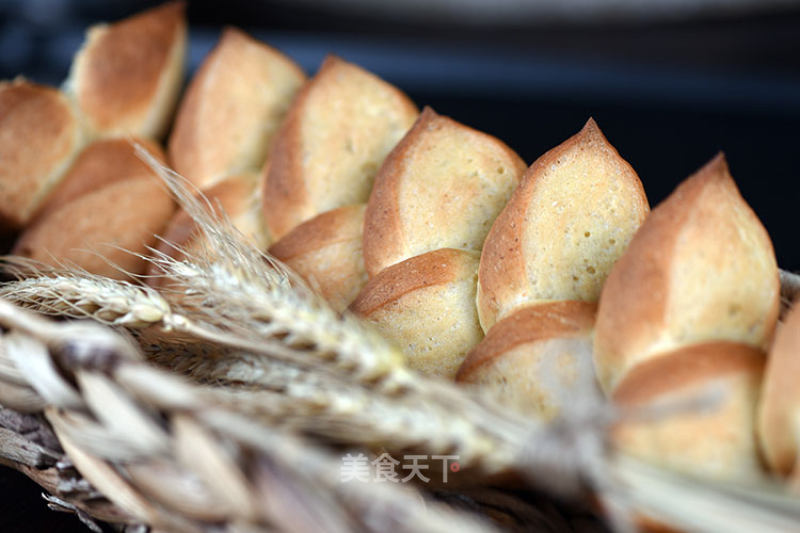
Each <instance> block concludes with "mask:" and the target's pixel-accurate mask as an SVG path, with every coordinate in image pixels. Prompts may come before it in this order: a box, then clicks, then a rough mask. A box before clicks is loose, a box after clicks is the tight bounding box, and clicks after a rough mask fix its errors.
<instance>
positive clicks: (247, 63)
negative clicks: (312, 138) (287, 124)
mask: <svg viewBox="0 0 800 533" xmlns="http://www.w3.org/2000/svg"><path fill="white" fill-rule="evenodd" d="M304 80H305V75H304V74H303V71H302V70H301V69H300V67H298V66H297V64H295V63H294V62H293V61H292V60H291V59H289V58H288V57H286V56H285V55H283V54H281V53H280V52H278V51H277V50H275V49H273V48H271V47H269V46H267V45H266V44H264V43H261V42H259V41H256V40H255V39H252V38H251V37H249V36H248V35H247V34H245V33H244V32H242V31H240V30H238V29H235V28H226V29H225V30H224V31H223V33H222V37H221V38H220V40H219V43H217V45H216V47H215V48H214V49H213V50H212V51H211V53H210V54H209V55H208V56H207V57H206V59H205V60H204V61H203V64H202V65H201V66H200V68H199V70H198V71H197V73H196V74H195V76H194V78H193V79H192V81H191V83H190V84H189V87H188V89H187V90H186V95H185V96H184V98H183V100H182V101H181V104H180V108H179V110H178V115H177V118H176V120H175V125H174V127H173V130H172V133H171V135H170V139H169V159H170V162H171V164H172V166H173V168H174V169H175V170H176V171H177V172H178V173H179V174H181V175H182V176H184V177H186V178H188V179H190V180H191V181H192V182H193V183H194V184H195V185H196V186H198V187H200V188H201V189H203V188H207V187H209V186H210V185H211V184H212V183H213V182H215V181H216V180H218V179H219V178H221V177H224V176H228V175H231V174H236V173H239V172H243V171H250V170H256V169H260V168H261V167H262V166H263V164H264V161H265V159H266V156H267V150H268V148H269V146H270V145H271V142H272V139H273V136H274V134H275V132H276V130H277V129H278V126H279V124H280V121H281V120H282V119H283V117H284V115H285V113H286V111H287V109H288V108H289V104H290V103H291V101H292V99H293V98H294V95H295V93H296V91H297V90H298V89H299V88H300V86H301V84H302V83H303V81H304Z"/></svg>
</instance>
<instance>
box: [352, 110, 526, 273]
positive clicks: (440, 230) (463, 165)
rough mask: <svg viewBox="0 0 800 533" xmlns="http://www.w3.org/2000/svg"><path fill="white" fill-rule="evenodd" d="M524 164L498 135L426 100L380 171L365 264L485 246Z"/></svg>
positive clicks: (376, 268)
mask: <svg viewBox="0 0 800 533" xmlns="http://www.w3.org/2000/svg"><path fill="white" fill-rule="evenodd" d="M524 170H525V162H524V161H522V159H520V157H519V156H518V155H517V154H516V153H514V151H513V150H511V149H510V148H509V147H508V146H506V145H505V144H504V143H503V142H502V141H500V140H499V139H497V138H495V137H492V136H490V135H487V134H485V133H483V132H480V131H477V130H475V129H472V128H469V127H467V126H464V125H463V124H459V123H458V122H456V121H454V120H452V119H450V118H448V117H444V116H440V115H437V114H436V113H435V112H434V111H433V110H432V109H431V108H429V107H426V108H425V109H424V110H423V112H422V114H421V115H420V117H419V118H418V119H417V122H416V123H415V124H414V126H413V127H412V128H411V129H410V130H409V132H408V133H407V134H406V135H405V136H404V137H403V139H402V140H401V141H400V142H399V143H398V144H397V146H396V147H395V148H394V149H393V150H392V151H391V153H390V154H389V155H388V156H387V157H386V159H385V161H384V163H383V165H382V166H381V169H380V171H379V172H378V175H377V176H376V178H375V184H374V186H373V189H372V193H371V195H370V199H369V203H368V205H367V214H366V218H365V223H364V224H365V231H364V263H365V265H366V268H367V272H368V273H369V274H370V275H371V276H374V275H375V274H377V273H378V272H380V271H381V270H382V269H384V268H386V267H387V266H389V265H392V264H395V263H397V262H400V261H402V260H404V259H407V258H409V257H413V256H415V255H420V254H422V253H425V252H429V251H431V250H435V249H438V248H459V249H464V250H473V251H476V252H480V250H481V248H482V246H483V241H484V239H485V238H486V233H487V232H488V229H489V227H490V225H491V223H492V221H493V220H494V218H495V217H496V216H497V214H498V213H499V212H500V210H501V209H502V208H503V206H504V205H505V203H506V202H507V201H508V198H509V196H510V195H511V192H512V190H513V189H514V187H516V185H517V184H518V183H519V180H520V177H521V176H522V173H523V172H524ZM404 201H405V203H404V205H403V206H402V207H401V203H403V202H404ZM421 212H425V213H426V214H425V215H424V216H420V213H421Z"/></svg>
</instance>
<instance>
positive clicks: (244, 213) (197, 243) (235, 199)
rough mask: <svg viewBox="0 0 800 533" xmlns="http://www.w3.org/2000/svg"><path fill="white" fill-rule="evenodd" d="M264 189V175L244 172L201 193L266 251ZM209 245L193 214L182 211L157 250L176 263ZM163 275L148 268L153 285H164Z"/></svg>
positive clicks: (256, 245) (170, 223) (152, 268)
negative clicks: (186, 252) (262, 209)
mask: <svg viewBox="0 0 800 533" xmlns="http://www.w3.org/2000/svg"><path fill="white" fill-rule="evenodd" d="M262 189H263V179H262V176H261V174H260V173H258V172H243V173H241V174H235V175H233V176H228V177H226V178H224V179H222V180H221V181H219V182H217V184H216V185H213V186H211V187H209V188H208V189H205V190H203V191H200V192H201V193H202V194H203V196H205V197H206V198H207V199H208V202H209V207H210V208H211V210H212V211H213V212H215V213H217V214H220V215H221V214H222V213H224V214H225V216H226V217H227V218H228V220H229V221H230V222H231V224H232V225H233V227H234V228H236V229H237V230H238V231H239V233H241V234H242V236H243V237H244V238H245V239H247V240H249V242H250V243H251V244H252V245H253V246H255V247H257V248H258V249H260V250H263V249H265V248H266V247H267V243H268V242H269V238H268V235H267V230H266V225H265V223H264V216H263V214H262V212H261V191H262ZM206 245H207V242H206V240H205V239H204V238H203V237H202V236H201V234H199V233H198V228H197V225H196V224H195V222H194V219H192V217H191V216H190V215H189V213H187V212H186V211H184V210H183V209H179V210H178V211H177V212H176V213H175V214H174V215H173V216H172V218H171V220H170V221H169V223H168V224H167V226H166V229H164V231H163V232H162V233H161V238H160V239H159V240H158V242H157V243H156V245H155V248H156V250H158V251H159V252H161V253H163V254H165V255H168V256H170V257H172V258H174V259H176V260H182V259H183V258H184V254H183V252H182V251H183V250H185V251H188V252H190V253H192V252H196V251H198V250H200V249H201V248H202V247H204V246H206ZM159 273H160V272H159V270H158V268H156V267H155V266H153V265H151V267H150V268H149V269H148V275H150V276H152V278H151V279H150V280H149V281H148V283H149V284H150V285H152V286H154V287H159V286H161V282H162V280H161V279H160V278H159Z"/></svg>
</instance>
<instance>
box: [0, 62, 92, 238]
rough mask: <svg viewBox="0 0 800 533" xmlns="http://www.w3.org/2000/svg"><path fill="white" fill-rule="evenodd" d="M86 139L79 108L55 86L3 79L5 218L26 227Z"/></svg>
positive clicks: (0, 154)
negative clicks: (4, 80) (78, 114)
mask: <svg viewBox="0 0 800 533" xmlns="http://www.w3.org/2000/svg"><path fill="white" fill-rule="evenodd" d="M82 144H83V135H82V133H81V128H80V122H79V119H78V116H77V114H76V111H75V109H74V107H73V106H72V105H71V103H70V102H69V101H68V100H67V98H65V97H64V95H62V94H61V93H60V92H59V91H57V90H56V89H52V88H50V87H45V86H43V85H38V84H35V83H31V82H29V81H26V80H24V79H22V78H18V79H16V80H14V81H10V82H0V223H1V224H2V225H3V226H4V227H3V228H2V229H3V230H4V231H2V233H5V232H8V231H9V230H11V229H16V228H20V227H22V226H24V225H25V224H26V223H28V222H29V221H30V219H31V218H32V217H33V215H34V213H35V211H36V210H37V209H38V208H39V207H40V206H41V204H42V203H43V202H44V201H45V199H46V198H47V195H48V194H49V193H50V192H51V191H52V189H53V188H54V187H55V186H56V185H57V184H58V182H59V181H60V180H61V179H62V178H63V176H64V173H65V172H66V170H67V169H68V168H69V166H70V165H71V164H72V161H73V159H74V157H75V155H76V154H77V153H78V151H79V149H80V146H81V145H82Z"/></svg>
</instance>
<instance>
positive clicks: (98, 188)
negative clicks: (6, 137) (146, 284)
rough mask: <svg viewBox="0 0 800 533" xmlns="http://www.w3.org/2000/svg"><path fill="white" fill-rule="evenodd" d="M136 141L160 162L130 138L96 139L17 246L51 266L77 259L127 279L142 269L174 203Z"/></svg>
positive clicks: (152, 149) (151, 148)
mask: <svg viewBox="0 0 800 533" xmlns="http://www.w3.org/2000/svg"><path fill="white" fill-rule="evenodd" d="M134 142H138V143H139V144H140V145H141V146H142V147H146V148H147V150H148V152H149V153H150V154H152V155H153V157H155V158H157V159H158V160H159V161H163V160H164V154H163V152H162V151H161V149H160V148H159V147H158V146H157V145H156V144H155V143H152V142H148V141H145V140H138V141H137V140H135V139H133V140H131V139H105V140H100V141H95V142H94V143H92V144H90V145H89V146H87V147H86V149H85V150H84V151H83V152H81V155H80V156H79V157H78V158H77V159H76V160H75V163H74V164H73V165H72V167H71V168H70V169H69V171H68V172H67V174H66V176H65V177H64V179H63V180H62V182H61V184H60V185H59V187H58V188H57V189H56V190H55V191H54V192H53V194H52V196H51V198H50V199H49V200H48V202H47V203H46V204H45V205H44V206H43V208H42V209H41V212H40V213H39V214H38V216H37V217H36V219H35V220H34V222H33V223H32V224H30V225H28V227H26V228H25V230H24V231H23V232H22V234H21V235H20V237H19V240H18V241H17V243H16V244H15V246H14V249H13V253H14V254H17V255H21V256H24V257H28V258H31V259H34V260H36V261H40V262H42V263H45V264H49V265H53V266H72V267H78V268H81V269H84V270H86V271H88V272H90V273H92V274H100V275H104V276H108V277H110V278H114V279H123V278H125V277H127V276H128V275H129V274H141V273H143V271H144V269H145V265H146V261H145V260H144V259H143V257H142V256H140V255H137V254H141V255H144V254H146V253H147V247H148V246H151V245H153V244H154V242H155V237H154V236H155V235H156V234H158V233H160V232H161V231H162V229H163V228H164V226H165V225H166V223H167V221H168V220H169V218H170V217H171V216H172V213H173V211H174V209H175V205H174V203H173V201H172V199H171V198H170V195H169V193H168V192H167V191H166V190H165V188H164V186H163V184H162V183H161V182H160V181H159V179H158V178H157V176H156V175H155V173H154V172H153V171H152V170H151V169H150V168H149V167H148V166H147V165H146V164H145V163H144V162H142V161H141V160H140V159H139V158H138V157H137V156H136V154H135V153H134V145H133V143H134Z"/></svg>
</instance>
